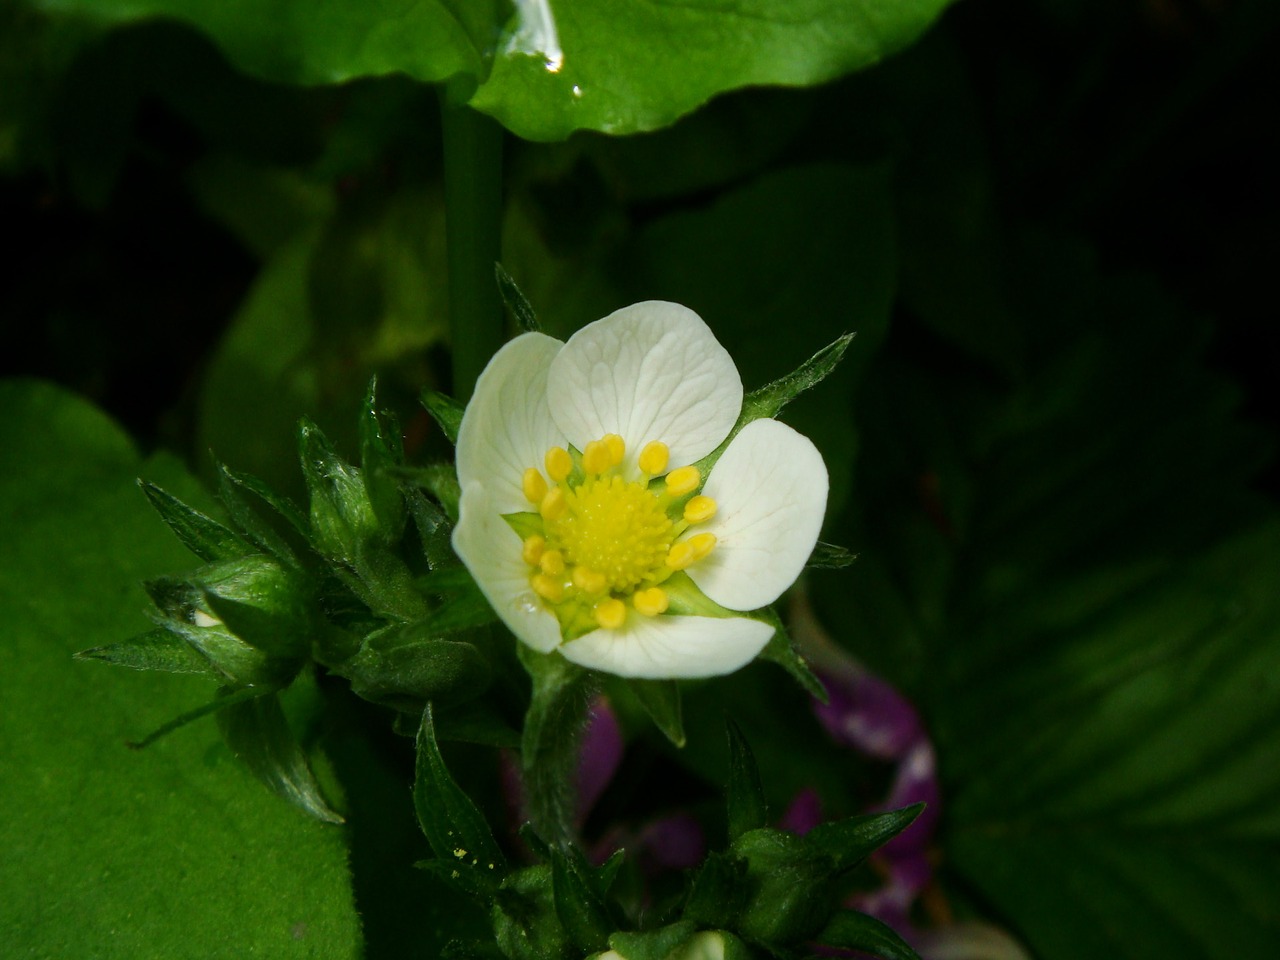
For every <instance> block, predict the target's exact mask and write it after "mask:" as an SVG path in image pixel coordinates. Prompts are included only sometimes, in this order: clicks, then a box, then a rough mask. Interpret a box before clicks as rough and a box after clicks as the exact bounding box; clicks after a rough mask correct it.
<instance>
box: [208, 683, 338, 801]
mask: <svg viewBox="0 0 1280 960" xmlns="http://www.w3.org/2000/svg"><path fill="white" fill-rule="evenodd" d="M217 720H218V728H219V729H220V730H221V731H222V738H223V740H225V741H226V743H227V746H229V747H230V748H231V750H232V752H233V753H234V754H235V755H236V756H237V757H239V758H240V759H241V760H242V761H244V763H245V765H246V766H248V768H249V769H250V770H251V771H252V772H253V775H254V776H256V777H257V778H258V779H259V780H261V781H262V782H263V783H264V784H266V785H267V786H268V787H270V788H271V790H272V791H274V792H275V793H277V794H278V795H280V796H281V797H283V798H284V799H286V800H288V801H289V802H290V803H292V804H293V805H294V806H295V807H297V808H298V809H300V810H302V811H303V812H305V813H306V814H308V815H309V816H312V817H314V818H315V819H317V820H322V821H324V822H325V823H342V822H344V821H343V819H342V817H340V816H339V815H338V814H337V813H335V812H334V811H333V810H332V809H331V808H330V807H329V805H328V804H327V803H326V802H325V800H324V797H323V795H322V794H321V793H320V785H319V784H318V783H317V782H316V779H315V776H314V775H313V774H312V772H311V768H310V766H308V764H307V758H306V756H305V755H304V754H303V752H302V747H301V746H300V745H299V744H298V740H297V738H296V737H295V736H294V735H293V731H292V730H291V729H290V728H289V723H288V721H287V720H286V719H285V716H284V711H283V710H282V709H281V708H280V700H279V697H278V696H277V695H276V694H275V693H267V694H264V695H263V696H260V697H254V698H253V699H251V700H245V701H244V702H241V703H234V704H232V705H230V706H228V707H226V708H225V709H222V710H219V711H218V713H217Z"/></svg>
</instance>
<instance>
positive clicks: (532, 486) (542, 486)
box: [520, 467, 547, 503]
mask: <svg viewBox="0 0 1280 960" xmlns="http://www.w3.org/2000/svg"><path fill="white" fill-rule="evenodd" d="M520 485H521V486H522V487H523V488H524V496H525V499H526V500H528V501H529V502H530V503H541V502H542V498H543V497H545V496H546V495H547V481H546V480H544V479H543V477H542V474H540V473H539V472H538V469H537V467H530V468H529V469H528V470H526V471H525V472H524V477H523V478H522V480H521V483H520Z"/></svg>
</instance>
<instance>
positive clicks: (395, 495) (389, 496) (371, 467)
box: [360, 377, 405, 541]
mask: <svg viewBox="0 0 1280 960" xmlns="http://www.w3.org/2000/svg"><path fill="white" fill-rule="evenodd" d="M377 389H378V378H377V377H373V378H372V379H371V380H370V381H369V389H368V391H367V392H366V393H365V398H364V406H363V407H362V409H361V411H360V468H361V475H362V476H363V478H364V487H365V493H366V494H367V495H368V497H369V503H370V505H371V506H372V507H373V512H374V515H375V516H376V517H377V518H378V523H379V525H380V527H381V529H382V531H383V534H384V536H385V537H386V539H387V540H388V541H396V540H399V539H400V537H401V535H402V534H403V533H404V524H405V503H404V495H403V494H402V493H401V492H400V484H399V482H398V481H397V480H396V479H395V477H394V476H392V474H391V472H390V471H391V470H393V469H394V468H395V467H400V466H403V465H404V446H403V443H402V441H401V438H400V426H399V424H398V423H396V420H395V417H393V416H391V415H390V414H387V413H383V414H379V413H378V408H377ZM384 418H385V419H386V421H387V422H386V424H385V425H384V423H383V420H384Z"/></svg>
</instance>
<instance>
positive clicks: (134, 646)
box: [76, 630, 221, 680]
mask: <svg viewBox="0 0 1280 960" xmlns="http://www.w3.org/2000/svg"><path fill="white" fill-rule="evenodd" d="M76 659H77V660H101V661H102V662H103V663H111V664H114V665H116V666H118V667H132V668H133V669H134V670H160V671H164V672H166V673H194V674H196V675H197V676H202V677H209V678H211V679H215V680H216V679H218V678H220V677H221V674H220V673H219V672H218V671H217V670H215V669H214V668H213V665H212V664H210V663H209V660H208V659H207V658H206V657H204V656H202V655H201V654H200V653H199V652H197V651H196V650H195V649H194V648H192V646H191V645H190V644H189V643H186V642H185V641H184V640H183V639H182V638H181V637H179V636H177V635H176V634H173V633H170V632H169V631H168V630H150V631H148V632H147V633H140V634H138V636H136V637H134V638H133V639H132V640H121V641H120V642H118V643H108V644H106V645H105V646H101V647H94V648H92V649H90V650H81V651H80V652H79V653H77V654H76Z"/></svg>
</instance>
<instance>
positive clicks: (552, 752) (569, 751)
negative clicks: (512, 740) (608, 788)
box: [520, 644, 593, 845]
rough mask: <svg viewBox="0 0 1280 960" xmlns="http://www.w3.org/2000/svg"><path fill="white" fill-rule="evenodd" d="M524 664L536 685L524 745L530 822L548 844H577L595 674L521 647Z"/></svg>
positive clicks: (523, 769) (521, 758) (525, 779)
mask: <svg viewBox="0 0 1280 960" xmlns="http://www.w3.org/2000/svg"><path fill="white" fill-rule="evenodd" d="M520 660H521V662H522V663H523V664H524V666H525V669H526V670H528V671H529V676H530V677H531V678H532V680H533V699H532V702H531V703H530V704H529V712H528V713H527V714H526V715H525V719H524V735H523V737H522V739H521V746H520V755H521V756H520V760H521V764H520V765H521V773H522V776H523V780H524V794H525V803H526V805H527V808H528V813H529V819H530V820H531V821H532V822H533V826H534V828H535V829H536V830H537V831H538V834H539V836H541V837H542V839H544V840H546V841H547V842H548V843H550V844H552V845H555V844H558V843H565V842H572V841H573V840H574V826H573V816H574V807H575V805H576V801H577V792H578V791H577V787H578V755H579V751H580V748H581V745H582V735H583V733H584V732H585V731H586V720H587V706H588V705H589V703H590V701H591V691H592V687H593V683H592V680H591V676H590V674H588V673H587V672H586V671H585V670H583V669H582V668H581V667H578V666H575V665H574V664H572V663H570V662H569V661H568V660H565V659H564V657H561V656H560V655H559V654H554V653H552V654H544V653H537V652H536V651H534V650H531V649H530V648H528V647H526V646H524V644H521V645H520Z"/></svg>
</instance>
